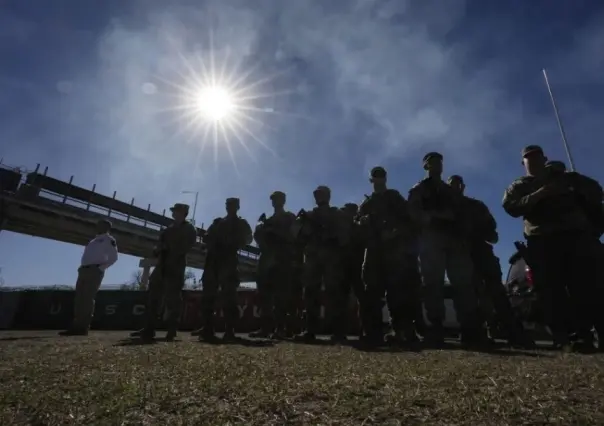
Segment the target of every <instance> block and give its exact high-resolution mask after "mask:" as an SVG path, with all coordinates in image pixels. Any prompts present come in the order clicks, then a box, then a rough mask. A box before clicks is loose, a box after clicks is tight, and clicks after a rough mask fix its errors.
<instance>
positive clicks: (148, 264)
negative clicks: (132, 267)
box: [138, 258, 157, 289]
mask: <svg viewBox="0 0 604 426" xmlns="http://www.w3.org/2000/svg"><path fill="white" fill-rule="evenodd" d="M156 263H157V259H154V258H145V259H141V260H140V262H138V267H139V268H143V274H142V275H141V285H142V286H143V288H144V289H147V288H149V275H151V268H153V267H154V266H155V264H156Z"/></svg>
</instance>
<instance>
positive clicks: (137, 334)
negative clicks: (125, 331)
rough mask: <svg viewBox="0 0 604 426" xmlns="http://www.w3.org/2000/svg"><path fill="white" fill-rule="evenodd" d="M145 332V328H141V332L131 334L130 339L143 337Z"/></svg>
mask: <svg viewBox="0 0 604 426" xmlns="http://www.w3.org/2000/svg"><path fill="white" fill-rule="evenodd" d="M144 331H145V329H144V328H141V329H140V330H136V331H133V332H132V333H130V337H141V335H142V334H143V332H144Z"/></svg>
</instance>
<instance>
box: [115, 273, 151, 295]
mask: <svg viewBox="0 0 604 426" xmlns="http://www.w3.org/2000/svg"><path fill="white" fill-rule="evenodd" d="M120 289H121V290H146V289H147V286H146V284H145V283H143V271H142V270H141V269H137V270H136V271H134V272H133V273H132V275H131V277H130V280H128V282H126V283H124V284H122V285H121V286H120Z"/></svg>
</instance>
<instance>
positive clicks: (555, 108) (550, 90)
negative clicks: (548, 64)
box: [543, 68, 575, 172]
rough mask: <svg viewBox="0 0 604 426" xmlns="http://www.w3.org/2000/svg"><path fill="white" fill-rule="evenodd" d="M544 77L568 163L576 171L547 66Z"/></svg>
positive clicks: (571, 169)
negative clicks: (548, 76)
mask: <svg viewBox="0 0 604 426" xmlns="http://www.w3.org/2000/svg"><path fill="white" fill-rule="evenodd" d="M543 77H544V78H545V85H546V86H547V91H548V92H549V97H550V99H551V100H552V106H553V107H554V114H556V121H557V122H558V128H559V129H560V135H561V136H562V143H563V144H564V149H565V150H566V156H567V158H568V165H569V167H570V171H571V172H574V171H575V163H574V161H573V157H572V155H571V153H570V148H569V147H568V141H567V139H566V132H565V131H564V126H563V125H562V120H561V119H560V113H559V111H558V106H557V105H556V100H555V99H554V93H553V92H552V88H551V87H550V85H549V79H548V78H547V72H546V71H545V68H543Z"/></svg>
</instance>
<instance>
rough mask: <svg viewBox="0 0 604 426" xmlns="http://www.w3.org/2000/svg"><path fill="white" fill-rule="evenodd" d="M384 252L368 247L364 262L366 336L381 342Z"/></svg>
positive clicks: (370, 339) (374, 341)
mask: <svg viewBox="0 0 604 426" xmlns="http://www.w3.org/2000/svg"><path fill="white" fill-rule="evenodd" d="M382 260H383V259H382V253H380V252H379V251H377V250H373V249H367V250H366V251H365V261H364V262H363V273H362V277H363V282H364V283H365V303H364V305H365V315H364V317H365V318H364V319H365V322H364V324H363V326H364V328H365V330H364V332H365V336H366V338H367V340H368V341H369V342H371V343H377V344H379V343H381V342H382V341H383V339H384V333H383V318H382V300H383V298H384V294H385V292H386V288H385V283H384V278H385V276H384V274H382V272H383V269H382V268H383V265H382Z"/></svg>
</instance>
